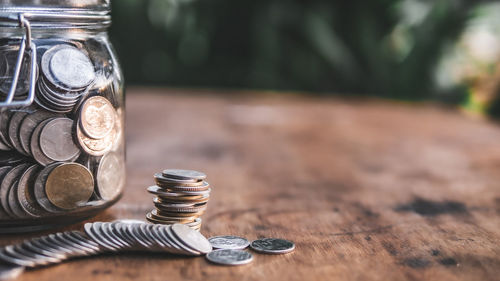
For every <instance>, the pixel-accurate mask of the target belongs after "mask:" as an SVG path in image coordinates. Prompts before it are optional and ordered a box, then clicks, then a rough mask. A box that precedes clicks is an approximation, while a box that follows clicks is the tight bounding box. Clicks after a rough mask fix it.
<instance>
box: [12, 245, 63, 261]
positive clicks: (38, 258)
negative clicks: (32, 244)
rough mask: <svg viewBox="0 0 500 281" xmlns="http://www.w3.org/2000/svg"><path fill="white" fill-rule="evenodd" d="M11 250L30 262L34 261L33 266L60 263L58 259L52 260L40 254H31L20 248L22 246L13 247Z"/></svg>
mask: <svg viewBox="0 0 500 281" xmlns="http://www.w3.org/2000/svg"><path fill="white" fill-rule="evenodd" d="M13 250H14V251H15V252H16V253H18V254H20V255H23V256H24V257H26V258H29V259H31V260H32V261H34V262H35V263H36V265H35V266H41V265H48V264H51V263H57V262H59V261H60V259H56V258H53V257H50V256H45V255H41V254H38V253H36V252H32V251H30V250H28V249H25V248H23V247H22V244H18V245H15V246H14V247H13Z"/></svg>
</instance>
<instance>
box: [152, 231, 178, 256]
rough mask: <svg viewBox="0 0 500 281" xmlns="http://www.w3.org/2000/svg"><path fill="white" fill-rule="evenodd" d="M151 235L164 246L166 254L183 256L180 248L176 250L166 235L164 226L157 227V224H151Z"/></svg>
mask: <svg viewBox="0 0 500 281" xmlns="http://www.w3.org/2000/svg"><path fill="white" fill-rule="evenodd" d="M150 228H151V234H152V235H153V236H154V237H156V239H158V240H159V241H161V242H162V243H163V245H164V247H165V248H164V250H165V251H166V252H169V253H172V254H177V255H183V254H184V251H182V250H181V249H180V248H176V246H174V244H173V243H172V241H171V240H170V238H169V237H168V236H167V235H166V231H165V230H164V228H165V226H164V225H159V224H153V225H151V227H150Z"/></svg>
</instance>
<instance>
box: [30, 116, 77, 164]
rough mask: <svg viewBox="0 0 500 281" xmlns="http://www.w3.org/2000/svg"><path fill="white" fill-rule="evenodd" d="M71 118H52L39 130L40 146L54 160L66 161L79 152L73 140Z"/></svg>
mask: <svg viewBox="0 0 500 281" xmlns="http://www.w3.org/2000/svg"><path fill="white" fill-rule="evenodd" d="M72 129H73V120H71V119H69V118H54V119H52V120H50V121H49V122H48V123H47V124H46V125H45V126H44V127H43V129H42V131H41V132H40V148H41V150H42V152H43V153H44V154H45V155H46V156H47V157H49V158H50V159H52V160H54V161H68V160H71V159H73V158H75V157H77V156H78V155H79V154H80V150H79V149H78V147H77V146H76V144H75V143H74V142H73V135H72V132H73V131H72Z"/></svg>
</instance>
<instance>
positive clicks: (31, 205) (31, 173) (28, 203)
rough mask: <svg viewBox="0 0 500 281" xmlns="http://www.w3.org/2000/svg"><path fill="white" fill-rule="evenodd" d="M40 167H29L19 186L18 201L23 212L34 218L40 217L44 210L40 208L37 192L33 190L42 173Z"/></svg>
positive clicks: (20, 179)
mask: <svg viewBox="0 0 500 281" xmlns="http://www.w3.org/2000/svg"><path fill="white" fill-rule="evenodd" d="M40 169H41V167H40V166H39V165H36V164H35V165H32V166H30V167H28V168H27V169H26V170H25V171H24V173H23V174H22V175H21V177H20V178H19V183H18V185H17V189H16V190H17V200H18V201H19V203H20V206H21V208H22V209H23V211H24V212H25V213H26V214H28V215H29V216H32V217H40V216H41V215H42V214H43V210H42V209H41V207H39V205H38V203H37V202H36V199H35V191H34V190H33V187H34V184H35V179H36V177H37V175H38V172H39V171H40Z"/></svg>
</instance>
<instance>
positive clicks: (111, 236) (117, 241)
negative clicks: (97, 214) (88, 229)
mask: <svg viewBox="0 0 500 281" xmlns="http://www.w3.org/2000/svg"><path fill="white" fill-rule="evenodd" d="M113 230H114V229H113V226H112V225H111V223H109V222H103V223H102V224H101V232H102V234H103V235H104V236H105V237H106V238H107V239H108V241H110V242H111V243H113V245H115V246H117V247H118V248H119V249H120V250H123V249H126V248H129V246H130V245H129V244H128V243H127V241H125V240H123V239H121V238H120V236H118V235H117V234H116V232H114V231H113Z"/></svg>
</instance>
